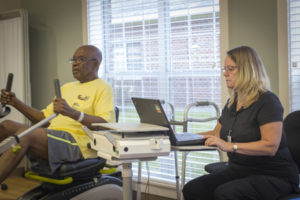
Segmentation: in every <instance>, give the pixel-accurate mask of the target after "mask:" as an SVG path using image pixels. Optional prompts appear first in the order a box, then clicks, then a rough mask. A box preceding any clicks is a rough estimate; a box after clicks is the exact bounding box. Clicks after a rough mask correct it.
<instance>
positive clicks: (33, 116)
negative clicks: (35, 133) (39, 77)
mask: <svg viewBox="0 0 300 200" xmlns="http://www.w3.org/2000/svg"><path fill="white" fill-rule="evenodd" d="M1 103H5V104H8V105H11V106H13V107H14V108H16V109H17V110H18V111H20V112H21V113H22V114H23V115H24V116H25V117H27V118H28V119H29V120H30V121H31V122H32V123H37V122H39V121H41V120H43V119H44V118H45V116H44V114H43V113H42V112H41V111H40V110H37V109H35V108H32V107H30V106H28V105H26V104H25V103H23V102H22V101H21V100H20V99H18V98H17V97H16V95H15V93H13V92H7V91H5V90H4V89H2V90H1Z"/></svg>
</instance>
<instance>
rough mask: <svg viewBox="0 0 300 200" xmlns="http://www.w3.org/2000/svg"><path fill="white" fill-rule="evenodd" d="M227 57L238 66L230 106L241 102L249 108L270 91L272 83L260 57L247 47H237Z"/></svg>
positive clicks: (231, 91)
mask: <svg viewBox="0 0 300 200" xmlns="http://www.w3.org/2000/svg"><path fill="white" fill-rule="evenodd" d="M227 56H229V57H230V59H231V60H232V61H233V62H235V64H236V65H237V66H238V76H237V80H236V82H235V86H234V88H233V89H229V93H230V102H229V106H231V105H232V104H233V102H234V101H235V100H240V101H241V102H242V103H243V107H244V108H247V107H249V106H250V105H251V104H252V103H253V102H255V101H256V100H257V99H258V97H259V96H260V95H261V94H262V93H264V92H265V91H266V90H270V81H269V77H268V75H267V73H266V70H265V67H264V64H263V62H262V60H261V58H260V56H259V55H258V54H257V53H256V51H255V50H254V49H252V48H251V47H247V46H241V47H236V48H234V49H231V50H229V51H228V52H227Z"/></svg>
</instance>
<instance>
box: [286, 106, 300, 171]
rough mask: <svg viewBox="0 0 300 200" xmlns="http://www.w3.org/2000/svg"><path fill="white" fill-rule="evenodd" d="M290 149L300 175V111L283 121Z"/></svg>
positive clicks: (289, 115)
mask: <svg viewBox="0 0 300 200" xmlns="http://www.w3.org/2000/svg"><path fill="white" fill-rule="evenodd" d="M283 127H284V131H285V134H286V138H287V145H288V148H289V150H290V152H291V154H292V156H293V159H294V161H295V162H296V164H297V166H298V169H299V173H300V111H294V112H292V113H290V114H288V116H286V118H285V119H284V121H283Z"/></svg>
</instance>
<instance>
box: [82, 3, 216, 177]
mask: <svg viewBox="0 0 300 200" xmlns="http://www.w3.org/2000/svg"><path fill="white" fill-rule="evenodd" d="M87 20H88V21H87V24H88V43H89V44H93V45H96V46H98V47H99V48H100V49H101V50H102V52H103V62H102V65H101V72H100V75H101V77H102V78H104V79H105V80H107V81H108V82H109V83H110V84H111V85H112V87H113V89H114V95H115V105H117V106H118V107H119V108H120V119H119V120H120V122H130V121H135V122H137V121H139V118H138V115H137V113H136V111H135V109H134V106H133V104H132V102H131V97H147V98H155V99H162V100H165V101H167V102H169V103H171V104H172V105H173V106H174V107H175V110H176V112H175V119H176V120H182V119H183V110H184V108H185V106H186V105H187V104H189V103H192V102H195V101H212V102H215V103H217V104H218V105H219V106H220V105H221V88H220V85H221V84H220V66H219V63H220V30H219V1H218V0H189V1H187V0H172V1H171V0H169V1H167V0H87ZM165 109H166V112H167V113H169V114H170V108H169V107H168V106H165ZM213 113H214V110H213V109H209V108H195V109H193V110H192V111H191V112H190V114H191V115H192V116H193V117H210V116H211V115H213ZM215 124H216V122H208V123H201V124H199V123H198V124H197V123H191V124H189V127H190V129H189V131H193V132H201V131H205V130H211V129H212V128H213V127H214V126H215ZM180 128H181V127H176V130H177V131H180V130H182V129H180ZM179 158H181V156H179ZM218 159H219V158H218V155H217V153H216V152H214V151H208V152H193V153H191V154H190V156H189V157H188V162H187V169H186V177H187V180H190V179H192V178H195V177H197V176H199V175H201V174H203V173H204V170H203V166H204V165H205V164H207V163H210V162H215V161H218ZM149 168H150V177H151V179H159V180H165V181H171V182H175V179H174V175H175V169H174V168H175V166H174V157H173V154H171V155H170V156H169V157H160V158H159V159H158V160H157V161H154V162H149ZM134 169H135V170H136V165H134ZM142 171H143V175H147V172H146V170H145V169H143V170H142ZM135 175H136V172H135Z"/></svg>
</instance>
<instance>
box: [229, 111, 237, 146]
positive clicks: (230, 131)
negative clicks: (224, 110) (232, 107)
mask: <svg viewBox="0 0 300 200" xmlns="http://www.w3.org/2000/svg"><path fill="white" fill-rule="evenodd" d="M236 118H237V113H235V115H234V120H233V122H232V124H231V127H230V129H229V130H228V135H227V142H231V135H232V134H231V133H232V129H233V126H234V124H235V122H236Z"/></svg>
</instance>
